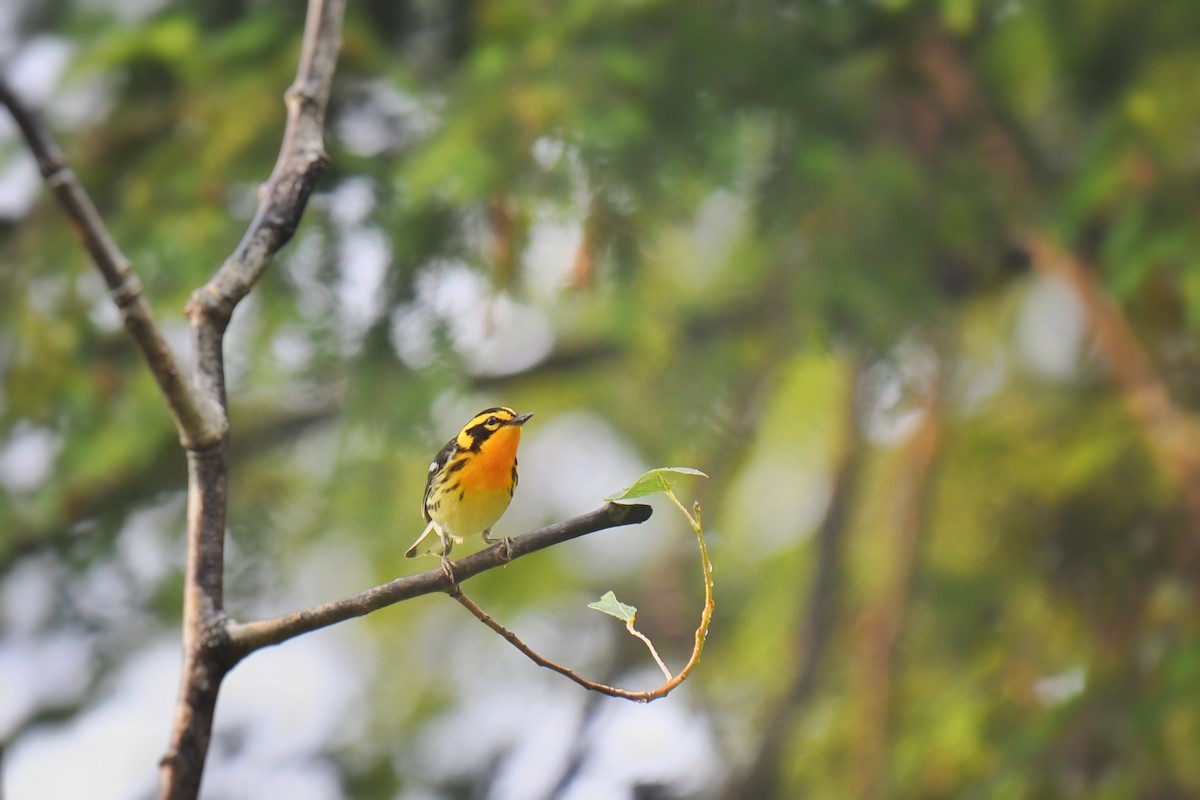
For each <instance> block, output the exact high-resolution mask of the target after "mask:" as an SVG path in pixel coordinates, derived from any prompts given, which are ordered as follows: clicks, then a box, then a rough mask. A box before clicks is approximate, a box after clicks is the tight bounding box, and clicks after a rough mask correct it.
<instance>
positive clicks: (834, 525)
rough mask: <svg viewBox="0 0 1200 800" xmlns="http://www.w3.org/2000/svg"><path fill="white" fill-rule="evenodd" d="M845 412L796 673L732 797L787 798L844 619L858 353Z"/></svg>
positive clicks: (858, 448) (856, 471)
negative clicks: (800, 729)
mask: <svg viewBox="0 0 1200 800" xmlns="http://www.w3.org/2000/svg"><path fill="white" fill-rule="evenodd" d="M847 362H848V366H847V373H848V375H847V379H846V401H845V416H844V417H843V428H842V439H841V449H840V451H839V453H838V456H837V460H836V462H835V465H834V470H833V474H834V478H833V490H832V492H831V494H830V497H829V507H828V508H827V509H826V511H825V518H824V520H823V521H822V523H821V527H820V529H819V530H818V531H817V536H816V539H815V541H814V546H815V547H816V565H815V568H814V571H813V576H812V582H811V588H810V590H809V598H808V602H807V605H806V606H805V609H804V618H803V622H802V624H801V625H800V627H799V629H798V631H797V636H796V642H795V645H796V648H795V657H794V661H791V663H795V664H796V665H797V668H796V672H795V674H794V677H793V679H792V682H791V684H790V686H789V688H788V689H787V691H786V694H785V695H784V696H783V697H782V698H780V699H779V700H778V701H777V704H776V706H775V708H776V710H775V712H774V713H773V714H772V715H771V716H770V718H769V719H768V720H767V721H766V723H765V724H764V726H763V731H764V733H763V737H762V742H761V745H760V747H759V751H758V755H757V756H756V757H755V758H754V760H753V762H751V764H750V766H749V767H748V768H747V769H746V770H745V771H744V772H743V773H742V774H741V775H740V776H737V777H735V778H734V779H732V780H731V781H730V783H729V785H727V786H726V787H725V792H724V795H723V796H724V797H725V798H726V800H740V799H741V798H751V797H781V796H784V795H783V794H782V793H781V792H782V789H783V788H784V787H785V786H786V775H784V774H783V770H784V767H785V766H786V764H787V763H788V755H789V750H788V746H789V744H790V743H791V739H792V737H791V734H792V733H793V732H794V731H795V729H796V725H797V723H798V722H799V721H800V719H801V717H802V716H803V714H804V712H805V710H806V707H807V706H808V702H809V700H811V699H812V695H813V692H814V690H815V689H816V686H817V679H818V677H819V676H820V671H821V667H822V665H823V664H824V661H825V654H826V652H827V651H828V647H829V642H830V640H831V639H832V637H833V633H834V629H835V623H836V622H837V618H838V611H839V601H840V597H841V587H842V580H843V577H844V574H843V573H844V568H843V558H842V556H843V553H844V550H845V540H846V533H847V530H848V529H849V526H850V518H851V514H852V511H853V508H854V498H855V497H856V495H857V491H858V488H859V478H860V475H861V471H862V461H863V450H864V444H863V440H862V435H861V433H860V428H861V424H860V423H861V419H862V397H861V395H862V384H863V365H862V362H861V359H860V358H859V357H858V355H857V354H854V355H852V356H850V357H849V358H848V359H847Z"/></svg>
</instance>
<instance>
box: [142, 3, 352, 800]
mask: <svg viewBox="0 0 1200 800" xmlns="http://www.w3.org/2000/svg"><path fill="white" fill-rule="evenodd" d="M344 11H345V2H344V0H310V2H309V4H308V15H307V18H306V20H305V28H304V40H303V47H302V51H301V57H300V63H299V65H298V66H297V69H296V79H295V81H294V82H293V83H292V85H291V87H289V88H288V90H287V92H286V94H285V100H286V104H287V112H288V113H287V125H286V128H285V130H284V134H283V143H282V144H281V145H280V150H279V157H278V159H276V162H275V168H274V170H273V171H272V173H271V177H270V179H269V180H268V181H267V183H266V185H265V186H264V187H263V190H262V198H261V201H260V203H259V206H258V210H257V211H256V213H255V215H254V219H253V220H251V222H250V226H249V228H248V229H247V231H246V235H245V236H244V237H243V238H242V241H241V243H239V244H238V246H237V248H236V249H235V250H234V253H233V255H232V256H230V257H229V258H228V259H227V260H226V261H225V263H224V264H222V265H221V268H220V269H219V270H217V273H216V275H214V277H213V278H212V280H210V281H209V282H208V283H207V284H206V285H205V286H203V287H201V288H200V289H198V290H196V292H194V293H193V294H192V297H191V299H190V300H189V301H188V304H187V308H186V311H187V315H188V320H189V322H190V323H191V328H192V340H193V348H192V349H193V357H194V359H195V363H194V375H193V381H194V384H193V385H194V390H195V392H196V393H197V394H198V395H199V396H200V397H201V398H203V399H204V401H206V402H207V403H208V404H210V405H212V406H213V407H215V408H218V409H220V410H221V412H222V418H223V419H224V418H225V417H224V412H225V408H226V399H225V357H224V336H225V330H226V328H227V326H228V324H229V320H230V318H231V316H232V315H233V310H234V308H235V307H236V306H237V304H238V302H239V301H241V300H242V298H244V297H245V296H246V294H247V293H248V292H249V291H250V289H251V288H253V286H254V283H255V282H256V281H257V280H258V278H259V277H260V276H261V275H262V273H263V271H264V270H265V269H266V268H267V265H268V264H269V263H270V261H271V259H272V257H273V256H274V255H275V253H276V252H278V250H279V248H281V247H282V246H283V245H284V244H286V243H287V242H288V240H290V239H291V238H292V234H293V233H294V232H295V230H296V226H297V225H299V223H300V218H301V216H302V215H303V213H304V208H305V205H306V204H307V202H308V198H309V195H310V194H311V193H312V190H313V187H314V186H315V185H316V181H317V179H318V178H319V177H320V175H321V173H322V171H323V170H324V167H325V164H326V162H327V160H328V159H327V157H326V155H325V151H324V132H323V129H324V126H325V107H326V104H327V103H328V101H329V94H330V87H331V84H332V82H333V71H334V67H335V66H336V64H337V54H338V49H339V47H340V46H341V36H342V16H343V14H344ZM227 431H228V427H226V428H224V429H223V430H222V431H221V432H220V435H219V436H218V437H217V438H216V439H215V441H212V442H205V443H203V446H197V445H192V446H189V448H188V515H187V519H188V531H187V566H186V569H185V573H184V603H183V670H182V676H181V678H180V687H179V697H178V700H177V701H176V706H175V715H174V721H173V723H172V726H171V734H170V744H169V745H168V747H167V752H166V754H165V755H164V756H163V758H162V761H161V770H160V790H159V792H160V793H159V796H160V798H163V799H164V800H168V799H169V800H192V798H195V797H196V796H197V795H198V794H199V792H200V779H201V776H202V775H203V772H204V763H205V760H206V758H207V754H208V747H209V740H210V737H211V734H212V725H213V714H214V712H215V709H216V704H217V695H218V693H219V692H220V688H221V681H222V680H223V679H224V677H225V675H226V674H227V673H228V671H229V670H230V668H232V667H233V665H234V664H235V663H237V655H236V653H237V651H236V649H235V648H233V647H232V646H231V645H230V643H229V638H228V633H227V627H228V620H227V618H226V617H225V611H224V605H223V583H224V569H225V556H224V546H225V516H226V509H227V507H228V436H227Z"/></svg>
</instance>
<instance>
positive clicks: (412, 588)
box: [226, 503, 651, 658]
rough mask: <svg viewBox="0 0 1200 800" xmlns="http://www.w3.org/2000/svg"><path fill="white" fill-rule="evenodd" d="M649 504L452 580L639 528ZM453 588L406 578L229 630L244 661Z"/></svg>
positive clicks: (610, 507)
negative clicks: (583, 539)
mask: <svg viewBox="0 0 1200 800" xmlns="http://www.w3.org/2000/svg"><path fill="white" fill-rule="evenodd" d="M650 513H651V509H650V506H647V505H619V504H617V503H608V504H605V505H603V506H601V507H600V508H597V509H596V510H595V511H590V512H588V513H587V514H583V515H581V516H578V517H574V518H572V519H568V520H564V521H563V522H556V523H554V524H552V525H547V526H545V527H544V528H539V529H537V530H536V531H532V532H530V533H527V534H524V535H522V536H518V537H516V538H514V539H511V540H509V542H508V543H507V544H506V543H503V542H501V543H500V544H496V545H493V546H491V547H489V548H487V549H486V550H481V551H479V552H478V553H474V554H472V555H469V556H467V557H466V558H464V559H462V560H460V561H455V562H453V571H454V577H455V578H456V579H457V580H459V581H464V580H467V579H468V578H472V577H474V576H476V575H478V574H479V573H481V572H484V571H486V570H489V569H494V568H496V567H501V566H504V565H505V564H507V563H508V562H510V561H512V560H514V559H517V558H520V557H521V556H527V555H529V554H530V553H535V552H537V551H538V550H544V549H545V548H547V547H550V546H552V545H556V544H561V543H562V542H566V541H568V540H570V539H575V538H577V537H579V536H584V535H586V534H589V533H594V532H596V531H599V530H604V529H606V528H616V527H620V526H622V525H636V524H639V523H642V522H645V521H646V520H648V519H649V518H650ZM453 589H454V584H453V583H452V582H451V581H450V579H449V577H448V576H447V575H446V573H445V572H444V571H442V570H441V569H440V568H439V569H431V570H428V571H427V572H422V573H418V574H416V575H406V576H405V577H403V578H397V579H396V580H394V581H390V582H388V583H385V584H382V585H380V586H376V587H374V588H371V589H367V590H366V591H363V592H359V593H358V594H354V595H350V596H349V597H344V598H342V599H340V600H334V601H332V602H329V603H324V604H323V605H319V606H315V607H313V608H308V609H304V610H302V611H294V612H292V613H290V614H284V615H282V616H279V617H273V618H271V619H265V620H260V621H257V622H246V623H237V622H232V623H230V624H229V626H228V627H227V630H226V632H227V634H228V636H229V639H230V643H231V645H232V647H233V650H234V652H235V654H236V658H243V657H245V656H246V655H248V654H249V653H252V652H254V651H255V650H258V649H261V648H263V647H268V646H270V645H275V644H280V643H282V642H286V641H287V640H288V639H293V638H295V637H297V636H300V635H302V634H305V633H311V632H312V631H315V630H319V629H321V628H325V627H328V626H330V625H334V624H336V623H338V622H344V621H345V620H348V619H352V618H354V617H361V616H363V615H364V614H369V613H371V612H372V611H378V610H379V609H381V608H384V607H386V606H390V605H392V604H394V603H398V602H400V601H401V600H408V599H410V598H413V597H418V596H420V595H423V594H432V593H433V592H452V591H453Z"/></svg>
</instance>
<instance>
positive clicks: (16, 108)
mask: <svg viewBox="0 0 1200 800" xmlns="http://www.w3.org/2000/svg"><path fill="white" fill-rule="evenodd" d="M0 103H3V104H4V105H5V106H7V107H8V110H9V113H11V114H12V116H13V119H14V120H15V121H16V123H17V127H18V128H20V129H21V134H22V135H23V136H24V137H25V141H26V143H27V144H28V145H29V149H30V150H31V151H32V152H33V155H34V157H35V158H36V159H37V163H38V168H39V169H40V170H41V173H42V177H43V178H44V179H45V181H46V185H47V186H48V187H49V188H50V189H51V190H52V191H53V192H54V195H55V197H57V198H58V201H59V204H60V205H61V206H62V208H63V211H65V212H66V214H67V216H68V217H69V218H70V220H71V221H72V222H73V223H74V224H75V230H76V233H77V234H78V235H79V237H80V239H81V240H82V241H83V245H84V247H86V248H87V251H88V253H90V254H91V256H92V261H93V262H94V263H95V264H96V267H97V268H98V269H99V270H100V274H101V275H103V276H104V282H105V283H106V284H108V289H109V293H110V294H111V295H112V298H113V302H114V303H116V304H117V309H118V310H119V311H120V312H121V319H122V320H123V321H124V323H125V328H126V330H128V331H129V333H130V335H131V336H132V337H133V340H134V342H135V343H136V344H137V346H138V349H140V350H141V351H142V357H143V358H145V360H146V365H147V366H148V367H150V372H151V373H152V374H153V375H154V379H155V380H156V381H157V382H158V386H159V389H161V390H162V393H163V397H164V398H165V399H166V401H167V406H168V407H169V408H170V411H171V416H172V417H174V419H175V427H176V428H177V429H178V431H179V440H180V442H181V443H182V444H183V445H184V446H185V447H199V448H204V447H210V446H212V445H213V444H215V443H216V442H218V441H220V440H221V439H222V438H223V437H224V435H225V431H226V429H227V427H228V423H227V421H226V419H225V414H224V412H223V411H222V410H221V408H220V407H218V406H217V405H215V404H213V403H211V402H208V401H207V399H206V398H205V397H204V396H203V395H202V394H200V393H198V392H196V391H194V390H193V388H192V386H191V385H190V384H189V383H188V381H187V376H186V375H185V374H184V372H183V370H182V369H181V368H180V366H179V362H178V361H177V359H176V357H175V353H174V352H173V351H172V350H171V347H170V345H169V344H167V340H166V338H165V337H164V336H163V334H162V331H161V330H160V329H159V327H158V323H157V322H155V320H154V314H153V312H152V311H151V310H150V304H149V303H148V302H146V298H145V296H144V295H143V293H142V282H141V281H140V280H139V279H138V276H137V274H136V273H135V272H134V269H133V265H132V264H131V263H130V261H129V259H128V258H126V257H125V254H124V253H122V252H121V251H120V249H119V248H118V247H117V245H116V243H115V242H114V241H113V239H112V236H111V235H110V234H109V232H108V228H107V227H105V225H104V221H103V220H102V219H101V218H100V213H99V212H98V211H97V210H96V206H95V204H94V203H93V202H92V199H91V197H89V196H88V193H87V191H86V190H85V189H84V188H83V185H82V184H81V183H80V182H79V178H78V177H77V176H76V175H75V172H74V171H73V170H72V169H71V168H70V166H69V165H68V164H67V160H66V157H65V156H64V155H63V153H62V150H61V149H60V148H59V146H58V144H57V142H55V140H54V137H53V136H52V135H51V134H50V131H49V129H47V128H46V126H45V125H44V124H43V123H42V121H41V119H40V118H39V117H38V115H37V114H35V113H34V112H33V110H32V109H30V108H29V107H28V106H26V105H25V103H24V101H22V100H21V98H20V97H19V96H18V95H17V93H16V92H15V91H13V89H12V87H11V86H9V85H8V82H7V81H6V80H5V79H4V77H3V76H0Z"/></svg>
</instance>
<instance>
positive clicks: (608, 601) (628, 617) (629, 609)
mask: <svg viewBox="0 0 1200 800" xmlns="http://www.w3.org/2000/svg"><path fill="white" fill-rule="evenodd" d="M588 608H594V609H596V610H597V611H603V612H604V613H605V614H608V615H609V616H610V617H616V618H617V619H619V620H621V621H622V622H624V623H626V624H632V623H633V618H634V617H636V616H637V609H636V608H634V607H633V606H627V605H625V604H624V603H622V602H621V601H620V600H618V599H617V596H616V595H615V594H613V593H612V592H605V593H604V596H603V597H601V598H600V599H599V600H597V601H596V602H594V603H588Z"/></svg>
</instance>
